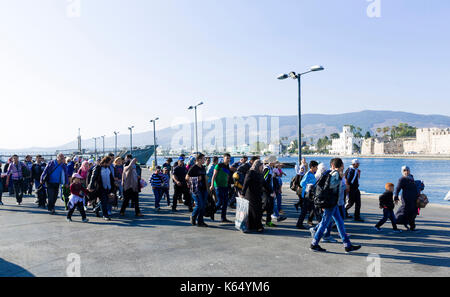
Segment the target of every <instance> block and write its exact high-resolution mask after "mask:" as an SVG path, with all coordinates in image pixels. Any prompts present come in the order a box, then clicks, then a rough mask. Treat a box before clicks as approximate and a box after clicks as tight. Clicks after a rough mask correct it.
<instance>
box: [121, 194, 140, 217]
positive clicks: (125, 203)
mask: <svg viewBox="0 0 450 297" xmlns="http://www.w3.org/2000/svg"><path fill="white" fill-rule="evenodd" d="M130 200H131V202H133V203H134V211H135V213H136V215H138V214H140V213H141V210H140V209H139V192H135V191H133V189H127V190H126V191H124V192H123V203H122V207H121V209H120V213H122V214H125V210H126V209H127V207H128V201H130Z"/></svg>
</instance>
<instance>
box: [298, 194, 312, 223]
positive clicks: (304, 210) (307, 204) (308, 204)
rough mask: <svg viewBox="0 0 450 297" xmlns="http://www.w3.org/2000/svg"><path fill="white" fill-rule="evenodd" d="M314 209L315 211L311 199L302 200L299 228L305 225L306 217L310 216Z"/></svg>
mask: <svg viewBox="0 0 450 297" xmlns="http://www.w3.org/2000/svg"><path fill="white" fill-rule="evenodd" d="M313 209H314V202H312V201H310V200H309V199H306V198H302V200H301V210H300V216H299V217H298V221H297V227H300V226H302V225H303V221H304V220H305V218H306V215H307V214H309V213H310V212H311V211H312V210H313Z"/></svg>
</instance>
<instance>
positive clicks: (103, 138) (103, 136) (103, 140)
mask: <svg viewBox="0 0 450 297" xmlns="http://www.w3.org/2000/svg"><path fill="white" fill-rule="evenodd" d="M105 136H106V135H102V136H101V137H102V142H103V157H104V156H105Z"/></svg>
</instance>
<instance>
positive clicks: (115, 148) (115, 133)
mask: <svg viewBox="0 0 450 297" xmlns="http://www.w3.org/2000/svg"><path fill="white" fill-rule="evenodd" d="M113 133H114V156H117V134H119V132H117V131H114V132H113Z"/></svg>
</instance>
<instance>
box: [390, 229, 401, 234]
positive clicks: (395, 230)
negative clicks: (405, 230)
mask: <svg viewBox="0 0 450 297" xmlns="http://www.w3.org/2000/svg"><path fill="white" fill-rule="evenodd" d="M392 232H394V233H402V230H400V229H394V230H393V231H392Z"/></svg>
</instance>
